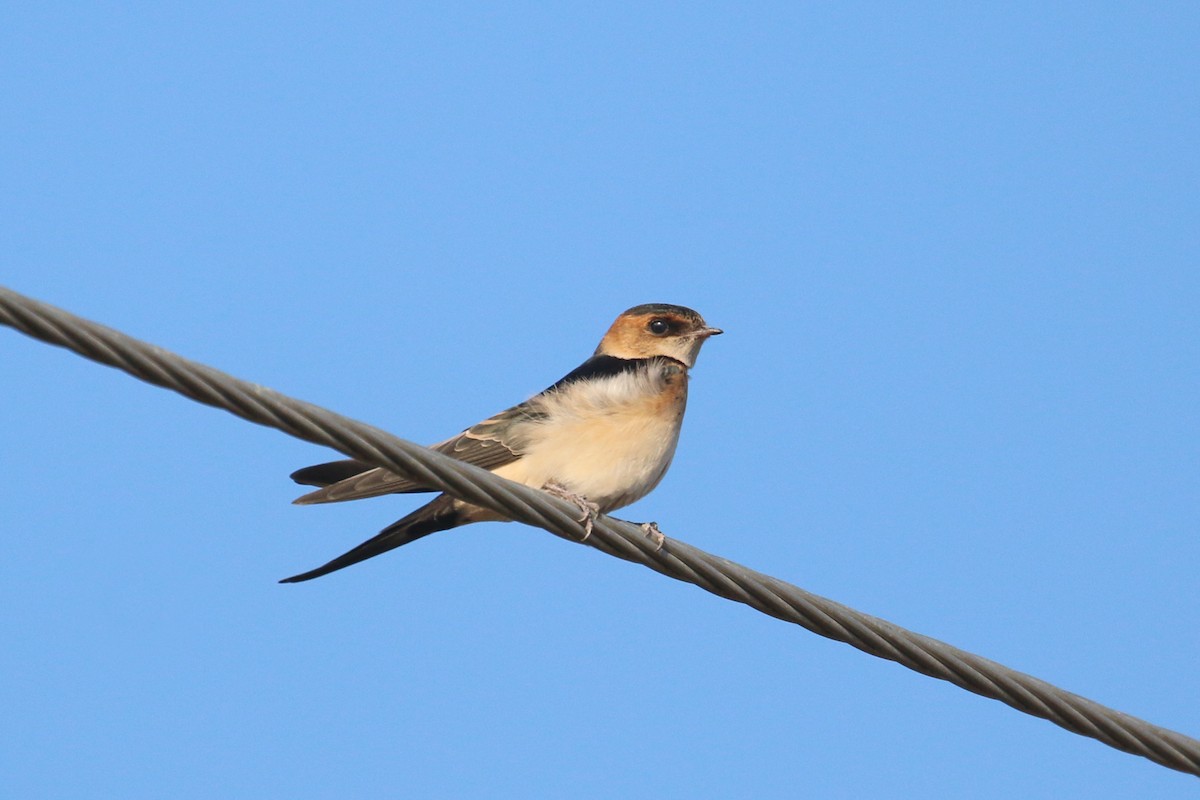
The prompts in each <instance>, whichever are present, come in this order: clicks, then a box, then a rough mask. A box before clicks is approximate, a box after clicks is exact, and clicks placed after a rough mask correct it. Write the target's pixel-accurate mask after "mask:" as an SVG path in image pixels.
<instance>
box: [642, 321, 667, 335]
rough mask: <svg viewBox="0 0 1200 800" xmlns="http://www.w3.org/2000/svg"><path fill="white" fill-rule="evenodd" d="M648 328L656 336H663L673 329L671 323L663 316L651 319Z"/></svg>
mask: <svg viewBox="0 0 1200 800" xmlns="http://www.w3.org/2000/svg"><path fill="white" fill-rule="evenodd" d="M646 328H647V329H648V330H649V331H650V332H651V333H653V334H654V335H655V336H662V335H663V334H665V333H666V332H667V331H669V330H671V323H669V322H667V321H666V320H665V319H663V318H662V317H656V318H654V319H652V320H650V324H649V325H647V326H646Z"/></svg>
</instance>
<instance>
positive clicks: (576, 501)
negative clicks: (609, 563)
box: [542, 482, 600, 542]
mask: <svg viewBox="0 0 1200 800" xmlns="http://www.w3.org/2000/svg"><path fill="white" fill-rule="evenodd" d="M542 491H545V492H549V493H550V494H552V495H554V496H555V497H558V498H561V499H563V500H566V501H567V502H568V503H571V504H573V505H574V506H575V507H576V508H578V509H579V512H580V516H579V517H576V520H577V521H578V522H582V523H583V538H582V539H580V540H579V541H581V542H586V541H587V540H588V537H589V536H591V535H592V526H593V525H595V522H596V518H597V517H598V516H600V506H598V505H596V504H595V503H593V502H592V501H591V500H588V499H587V498H586V497H584V496H583V495H581V494H579V493H578V492H572V491H571V490H570V489H568V488H567V487H565V486H563V485H562V484H561V483H554V482H551V483H547V484H546V485H545V486H543V487H542Z"/></svg>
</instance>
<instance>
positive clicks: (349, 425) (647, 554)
mask: <svg viewBox="0 0 1200 800" xmlns="http://www.w3.org/2000/svg"><path fill="white" fill-rule="evenodd" d="M0 323H3V324H5V325H8V326H11V327H13V328H16V329H17V330H19V331H21V332H23V333H25V334H27V335H29V336H31V337H33V338H35V339H40V340H41V341H44V342H48V343H50V344H54V345H58V346H60V347H65V348H67V349H69V350H72V351H74V352H75V353H78V354H79V355H82V356H84V357H86V358H90V359H92V360H94V361H98V362H100V363H102V364H107V365H109V366H112V367H116V368H117V369H120V370H124V371H125V372H127V373H129V374H130V375H133V376H134V377H137V378H140V379H142V380H144V381H147V382H149V383H153V384H155V385H158V386H163V387H165V388H168V389H172V390H174V391H176V392H178V393H180V394H182V395H184V396H185V397H189V398H191V399H193V400H196V401H198V402H201V403H205V404H207V405H210V406H215V407H217V408H221V409H224V410H226V411H229V412H231V413H233V414H236V415H237V416H239V417H242V418H243V419H247V420H250V421H251V422H255V423H258V424H260V425H266V426H269V427H272V428H277V429H279V430H281V431H283V432H285V433H288V434H290V435H292V436H295V437H297V438H299V439H303V440H305V441H308V442H312V443H314V444H319V445H325V446H327V447H332V448H333V449H335V450H338V451H340V452H342V453H344V454H346V455H347V456H351V457H353V458H357V459H360V460H362V461H366V462H369V463H371V464H376V465H378V466H381V467H384V468H386V469H388V470H391V471H393V472H395V473H397V474H400V475H404V476H406V477H409V478H413V479H415V480H417V481H419V482H421V483H423V484H426V485H429V486H432V487H435V488H437V489H440V490H442V491H444V492H449V493H450V494H452V495H454V496H456V497H459V498H462V499H463V500H467V501H469V502H472V503H476V504H478V505H481V506H485V507H487V508H490V509H493V510H495V511H499V512H500V513H503V514H505V515H507V516H509V517H511V518H513V519H515V520H519V521H521V522H525V523H527V524H529V525H534V526H537V527H539V528H544V529H545V530H547V531H550V532H551V533H553V534H556V535H558V536H561V537H563V538H565V539H569V540H571V541H576V542H578V541H581V540H583V539H584V536H583V527H582V525H581V524H580V523H579V522H578V521H577V520H576V517H577V515H578V511H577V509H576V508H575V507H574V506H573V505H571V504H569V503H567V502H565V501H563V500H561V499H559V498H556V497H553V496H551V495H549V494H547V493H545V492H541V491H538V490H536V489H532V488H529V487H527V486H522V485H520V484H517V483H513V482H511V481H508V480H505V479H503V478H499V477H497V476H495V475H493V474H491V473H490V472H487V471H485V470H482V469H479V468H477V467H474V466H471V465H469V464H465V463H463V462H461V461H456V460H454V459H452V458H449V457H447V456H444V455H442V454H440V453H435V452H433V451H432V450H429V449H427V448H425V447H422V446H420V445H417V444H413V443H412V442H408V441H405V440H403V439H399V438H397V437H395V436H392V435H390V434H388V433H385V432H384V431H381V430H379V429H378V428H374V427H371V426H369V425H365V424H363V423H361V422H356V421H354V420H351V419H348V418H346V417H343V416H340V415H338V414H335V413H333V412H331V411H327V410H325V409H323V408H319V407H318V406H314V405H311V404H309V403H305V402H302V401H300V400H295V399H292V398H290V397H287V396H285V395H282V394H279V393H278V392H275V391H272V390H271V389H267V388H265V387H262V386H258V385H255V384H252V383H248V382H246V381H241V380H238V379H236V378H233V377H231V376H229V375H226V374H224V373H222V372H219V371H217V370H215V369H213V368H211V367H207V366H204V365H203V364H198V363H195V362H193V361H188V360H187V359H184V358H181V357H180V356H177V355H174V354H172V353H169V352H167V351H165V350H163V349H161V348H158V347H154V346H152V345H149V344H146V343H144V342H140V341H138V340H136V339H133V338H131V337H129V336H126V335H125V334H123V333H120V332H118V331H115V330H112V329H111V328H106V327H104V326H102V325H98V324H96V323H93V322H89V321H87V320H84V319H81V318H79V317H76V316H74V315H72V314H69V313H67V312H66V311H63V310H61V309H58V308H55V307H54V306H50V305H47V304H45V303H40V302H38V301H36V300H32V299H30V298H27V297H24V296H23V295H20V294H17V293H16V292H13V291H11V290H9V289H6V288H4V287H0ZM10 379H11V376H10ZM585 543H586V544H588V545H590V546H592V547H594V548H596V549H597V550H600V551H602V552H604V553H608V554H609V555H612V556H616V557H617V558H621V559H624V560H626V561H632V562H634V563H638V564H642V565H643V566H646V567H649V568H650V569H653V570H655V571H656V572H660V573H662V574H663V575H666V576H668V577H671V578H675V579H677V580H681V581H686V582H688V583H692V584H695V585H696V586H699V587H700V588H702V589H705V590H707V591H709V592H712V593H713V594H716V595H719V596H721V597H724V598H727V599H729V600H736V601H737V602H739V603H745V604H746V605H748V606H750V607H751V608H755V609H757V610H759V611H761V612H763V613H764V614H769V615H771V616H773V617H777V618H778V619H781V620H784V621H786V622H792V623H795V624H797V625H800V626H803V627H804V628H807V629H808V630H810V631H812V632H814V633H818V634H820V635H822V636H826V637H829V638H830V639H835V640H837V641H839V642H845V643H847V644H849V645H851V646H853V647H856V648H858V649H859V650H862V651H863V652H865V653H870V654H871V655H873V656H877V657H879V658H885V659H888V660H890V661H895V662H896V663H898V664H903V665H904V666H906V667H908V668H909V669H912V670H916V671H917V672H920V673H922V674H924V675H929V676H930V677H934V678H939V679H941V680H944V681H949V682H950V683H953V684H954V685H955V686H959V687H961V688H963V689H966V690H967V691H970V692H974V693H975V694H980V695H983V696H984V697H990V698H993V699H996V700H999V701H1001V702H1002V703H1006V704H1007V705H1009V706H1012V707H1013V708H1015V709H1017V710H1018V711H1023V712H1025V713H1026V714H1032V715H1034V716H1037V717H1042V718H1044V719H1047V720H1050V721H1051V722H1053V723H1054V724H1056V725H1059V726H1061V727H1063V728H1065V729H1067V730H1069V731H1071V732H1072V733H1077V734H1080V735H1082V736H1089V737H1091V738H1093V739H1097V740H1099V741H1101V742H1103V743H1105V744H1107V745H1109V746H1110V747H1115V748H1117V749H1118V750H1124V751H1125V752H1128V753H1133V754H1135V755H1140V756H1143V757H1145V758H1148V759H1150V760H1151V761H1154V762H1156V763H1158V764H1161V765H1163V766H1166V767H1170V768H1171V769H1175V770H1179V771H1181V772H1188V773H1191V774H1193V775H1200V741H1197V740H1195V739H1192V738H1190V737H1188V736H1184V735H1183V734H1180V733H1176V732H1174V731H1171V730H1167V729H1165V728H1160V727H1158V726H1156V725H1152V724H1150V723H1149V722H1146V721H1144V720H1141V719H1138V718H1136V717H1132V716H1130V715H1128V714H1123V713H1121V712H1119V711H1115V710H1113V709H1111V708H1108V707H1106V706H1103V705H1100V704H1099V703H1096V702H1093V701H1092V700H1088V699H1087V698H1084V697H1080V696H1079V695H1076V694H1072V693H1070V692H1067V691H1064V690H1063V689H1060V688H1058V687H1056V686H1053V685H1051V684H1049V683H1046V682H1045V681H1042V680H1039V679H1037V678H1034V677H1032V676H1030V675H1026V674H1024V673H1021V672H1017V671H1015V670H1012V669H1009V668H1008V667H1005V666H1004V665H1002V664H998V663H996V662H995V661H991V660H989V659H986V658H982V657H980V656H977V655H974V654H972V653H968V652H966V651H963V650H959V649H958V648H956V647H952V646H950V645H948V644H946V643H945V642H941V641H938V640H936V639H931V638H929V637H927V636H922V635H920V634H917V633H913V632H912V631H908V630H905V629H904V628H901V627H898V626H896V625H893V624H891V623H890V622H887V621H885V620H882V619H878V618H876V617H872V616H869V615H867V614H863V613H861V612H859V611H855V610H854V609H852V608H848V607H846V606H844V605H841V604H840V603H836V602H834V601H832V600H828V599H825V598H823V597H819V596H817V595H814V594H811V593H809V592H806V591H805V590H803V589H800V588H799V587H796V586H792V585H791V584H788V583H785V582H783V581H781V580H778V579H776V578H772V577H770V576H768V575H763V574H761V573H759V572H755V571H754V570H751V569H748V568H746V567H743V566H741V565H739V564H735V563H733V562H732V561H727V560H725V559H723V558H718V557H717V556H714V555H711V554H709V553H706V552H704V551H702V550H698V549H696V548H695V547H692V546H691V545H688V544H686V543H684V542H680V541H677V540H675V539H667V540H666V541H665V543H664V544H663V546H662V547H661V548H657V546H656V544H655V543H654V542H652V541H650V539H649V538H648V537H647V536H646V534H645V532H644V531H643V530H642V529H641V528H639V527H637V526H635V525H632V524H630V523H628V522H622V521H620V520H616V519H613V518H611V517H603V516H602V517H600V519H599V520H597V521H596V523H595V525H594V527H593V530H592V533H591V535H590V536H588V537H587V538H586V542H585Z"/></svg>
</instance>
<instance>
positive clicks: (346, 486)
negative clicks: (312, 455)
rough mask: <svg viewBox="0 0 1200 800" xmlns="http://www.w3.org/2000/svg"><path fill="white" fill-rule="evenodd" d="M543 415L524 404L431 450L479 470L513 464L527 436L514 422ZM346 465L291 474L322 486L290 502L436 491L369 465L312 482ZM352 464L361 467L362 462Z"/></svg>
mask: <svg viewBox="0 0 1200 800" xmlns="http://www.w3.org/2000/svg"><path fill="white" fill-rule="evenodd" d="M535 399H536V398H535ZM544 416H545V414H544V413H543V412H540V411H539V410H538V408H537V406H536V404H535V403H534V402H533V401H527V402H525V403H521V404H520V405H517V406H513V407H512V408H510V409H508V410H507V411H502V412H501V413H499V414H497V415H496V416H494V417H490V418H489V419H485V420H484V421H483V422H480V423H479V424H478V425H475V426H473V427H471V428H468V429H467V430H465V431H463V432H462V433H460V434H459V435H458V436H455V437H453V438H450V439H447V440H446V441H444V442H440V443H438V444H435V445H433V447H432V448H431V449H433V450H437V451H438V452H439V453H445V454H446V455H448V456H451V457H453V458H457V459H458V460H459V461H465V462H467V463H468V464H474V465H475V466H477V467H480V468H482V469H488V470H492V469H496V468H498V467H502V466H504V465H505V464H511V463H512V462H513V461H516V460H517V459H518V458H520V457H521V454H522V453H523V452H524V450H523V447H522V445H523V444H524V440H525V438H526V437H525V436H522V435H521V429H520V426H519V425H516V424H515V423H521V422H534V421H536V420H538V419H541V418H544ZM346 463H347V462H344V461H334V462H330V463H329V464H318V465H316V466H315V467H305V468H304V469H301V470H297V471H296V472H294V473H292V479H293V480H295V481H296V482H297V483H308V484H310V485H316V486H322V485H323V486H324V488H321V489H318V490H317V491H315V492H309V493H308V494H306V495H304V496H303V497H298V498H296V500H294V501H293V502H295V503H296V504H297V505H311V504H315V503H339V502H342V501H344V500H360V499H362V498H364V497H379V496H380V495H385V494H409V493H413V492H432V491H435V490H434V489H431V488H430V487H428V486H423V485H421V484H419V483H417V482H415V481H412V480H409V479H408V478H402V477H400V476H399V475H396V474H394V473H391V472H388V471H387V470H385V469H381V468H379V467H370V466H367V468H366V469H365V470H362V471H358V472H351V474H350V475H349V476H348V477H346V478H343V479H341V480H338V481H335V482H333V483H327V484H320V483H316V482H315V480H311V478H314V477H324V476H325V475H336V473H337V470H338V469H339V467H337V466H336V465H339V464H346ZM353 463H355V464H362V462H361V461H357V462H353ZM340 469H345V470H347V471H350V470H351V469H352V468H351V467H348V466H347V467H341V468H340ZM297 476H299V477H297ZM300 478H310V480H307V481H306V480H300Z"/></svg>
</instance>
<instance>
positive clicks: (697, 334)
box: [596, 303, 722, 368]
mask: <svg viewBox="0 0 1200 800" xmlns="http://www.w3.org/2000/svg"><path fill="white" fill-rule="evenodd" d="M719 333H722V331H721V329H720V328H711V327H709V325H708V323H706V322H705V321H704V317H702V316H700V315H699V314H697V313H696V312H695V311H692V310H691V309H690V308H684V307H683V306H673V305H668V304H666V303H647V304H646V305H641V306H634V307H633V308H631V309H629V310H628V311H626V312H624V313H623V314H621V316H619V317H617V320H616V322H614V323H613V324H612V327H611V328H609V329H608V333H606V334H604V338H603V339H601V340H600V346H599V347H597V348H596V355H598V356H601V355H603V356H615V357H617V358H651V357H653V356H666V357H668V358H673V359H675V360H676V361H680V362H682V363H683V364H684V365H685V366H687V367H689V368H690V367H691V366H692V365H693V364H695V363H696V356H697V355H698V354H699V353H700V346H701V345H703V344H704V342H705V340H706V339H708V337H710V336H716V335H717V334H719Z"/></svg>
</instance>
